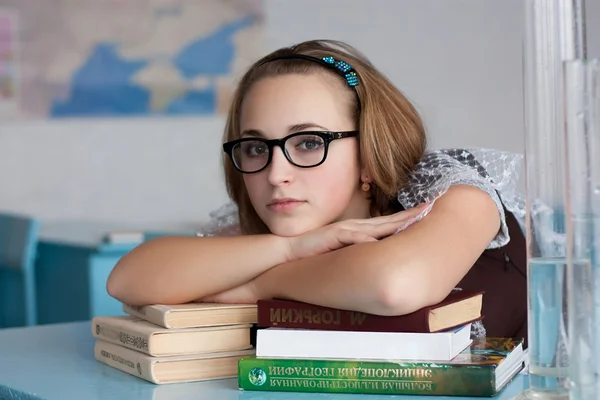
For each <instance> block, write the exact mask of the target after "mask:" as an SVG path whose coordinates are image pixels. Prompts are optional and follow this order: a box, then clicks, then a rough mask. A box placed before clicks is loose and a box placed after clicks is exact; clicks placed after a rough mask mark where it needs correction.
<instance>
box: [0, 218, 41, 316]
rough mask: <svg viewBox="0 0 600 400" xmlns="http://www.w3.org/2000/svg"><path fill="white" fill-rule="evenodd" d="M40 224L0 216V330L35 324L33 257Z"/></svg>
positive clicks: (29, 220) (33, 220) (29, 219)
mask: <svg viewBox="0 0 600 400" xmlns="http://www.w3.org/2000/svg"><path fill="white" fill-rule="evenodd" d="M39 231H40V222H39V221H37V220H35V219H33V218H31V217H29V216H25V215H17V214H10V213H0V328H7V327H17V326H31V325H35V324H36V323H37V312H36V309H37V307H36V289H35V257H36V252H37V242H38V236H39Z"/></svg>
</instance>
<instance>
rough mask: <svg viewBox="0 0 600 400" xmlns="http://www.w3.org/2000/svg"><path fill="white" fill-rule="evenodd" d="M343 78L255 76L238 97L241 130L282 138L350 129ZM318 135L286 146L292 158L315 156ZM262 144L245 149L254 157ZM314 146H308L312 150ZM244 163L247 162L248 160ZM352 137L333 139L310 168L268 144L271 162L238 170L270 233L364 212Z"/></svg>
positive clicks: (293, 232)
mask: <svg viewBox="0 0 600 400" xmlns="http://www.w3.org/2000/svg"><path fill="white" fill-rule="evenodd" d="M352 95H353V94H352V93H349V91H348V90H347V89H345V88H344V87H343V81H340V82H337V81H336V79H335V77H328V76H324V75H320V74H311V75H299V74H291V75H283V76H277V77H270V78H265V79H262V80H260V81H259V82H257V83H255V84H254V85H253V86H252V87H251V89H250V90H249V92H248V93H247V94H246V97H245V98H244V101H243V103H242V108H241V115H240V128H241V132H242V137H261V138H264V139H281V138H284V137H286V136H288V135H290V134H292V133H296V132H308V131H331V132H341V131H353V130H356V129H357V127H356V126H355V123H354V121H353V119H352V116H351V111H350V105H349V101H348V99H349V96H352ZM322 145H323V144H322V143H321V142H319V141H318V140H316V141H315V140H308V141H298V140H296V141H293V140H292V139H290V140H289V141H288V143H287V145H286V148H287V149H288V152H289V153H290V154H291V157H293V158H294V157H295V158H294V160H295V159H300V158H301V157H304V158H306V159H309V158H311V157H313V158H314V153H318V152H319V151H318V148H319V147H320V146H322ZM264 151H265V148H264V146H263V147H261V146H255V147H250V148H247V149H246V150H244V154H248V155H250V156H255V157H258V155H259V154H263V152H264ZM311 152H313V153H311ZM248 162H250V161H248ZM360 177H361V167H360V160H359V153H358V139H357V138H355V137H349V138H343V139H337V140H333V141H332V142H331V143H329V150H328V152H327V158H326V159H325V161H324V162H323V163H322V164H321V165H318V166H316V167H313V168H300V167H297V166H294V165H293V164H291V163H290V162H289V161H288V160H287V159H286V157H285V155H284V153H283V151H282V149H281V148H280V147H277V146H275V147H274V148H273V151H272V159H271V163H270V164H269V165H268V166H267V167H266V168H265V169H263V170H262V171H260V172H257V173H254V174H244V182H245V184H246V188H247V190H248V194H249V197H250V201H251V202H252V205H253V206H254V209H255V210H256V212H257V214H258V215H259V216H260V218H261V219H262V220H263V221H264V223H265V224H266V225H267V226H268V227H269V229H270V231H271V232H272V233H273V234H276V235H279V236H297V235H300V234H303V233H305V232H308V231H310V230H313V229H316V228H319V227H322V226H325V225H327V224H330V223H332V222H335V221H339V220H344V219H348V218H368V217H369V201H368V200H367V198H366V195H365V193H364V192H362V191H361V189H360V184H361V182H360Z"/></svg>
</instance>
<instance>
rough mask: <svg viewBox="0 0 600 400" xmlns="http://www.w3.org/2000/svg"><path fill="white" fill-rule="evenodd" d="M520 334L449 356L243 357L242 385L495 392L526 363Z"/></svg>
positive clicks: (273, 388)
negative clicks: (517, 337) (421, 358)
mask: <svg viewBox="0 0 600 400" xmlns="http://www.w3.org/2000/svg"><path fill="white" fill-rule="evenodd" d="M524 357H525V355H524V352H523V340H513V339H508V338H483V339H475V340H473V343H472V344H471V345H470V346H469V347H467V348H466V349H465V350H463V351H462V352H461V353H460V354H459V355H457V356H456V357H455V358H453V359H452V360H450V361H444V362H432V361H410V362H404V361H386V362H381V361H369V360H332V359H318V360H317V359H313V360H308V359H294V360H292V359H283V358H279V359H276V358H257V357H255V356H252V357H243V358H241V359H240V360H239V362H238V386H239V388H240V389H241V390H253V391H279V392H313V393H356V394H397V395H443V396H494V395H496V394H497V393H498V392H499V391H501V390H502V389H503V388H504V387H505V386H506V384H507V383H508V382H510V381H511V380H512V378H514V377H515V376H516V375H517V374H518V373H519V372H520V371H521V370H522V368H523V366H524Z"/></svg>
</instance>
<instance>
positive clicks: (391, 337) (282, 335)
mask: <svg viewBox="0 0 600 400" xmlns="http://www.w3.org/2000/svg"><path fill="white" fill-rule="evenodd" d="M470 344H471V324H467V325H464V326H462V327H459V328H456V329H453V330H450V331H446V332H435V333H406V332H354V331H352V332H350V331H329V330H327V331H325V330H316V329H290V328H266V329H259V330H258V331H257V337H256V356H257V357H262V358H291V359H294V358H302V359H315V358H316V359H323V358H333V359H365V360H378V361H380V360H406V361H411V360H415V361H418V360H435V361H449V360H451V359H452V358H454V357H456V356H457V355H458V353H460V352H461V351H462V350H464V349H465V348H466V347H467V346H469V345H470Z"/></svg>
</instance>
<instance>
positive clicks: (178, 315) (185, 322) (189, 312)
mask: <svg viewBox="0 0 600 400" xmlns="http://www.w3.org/2000/svg"><path fill="white" fill-rule="evenodd" d="M123 311H124V312H126V313H127V314H131V315H134V316H136V317H139V318H142V319H145V320H146V321H150V322H152V323H154V324H156V325H160V326H162V327H165V328H196V327H201V326H217V325H235V324H255V323H256V320H257V308H256V304H219V303H186V304H175V305H165V304H153V305H148V306H130V305H128V304H123Z"/></svg>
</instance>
